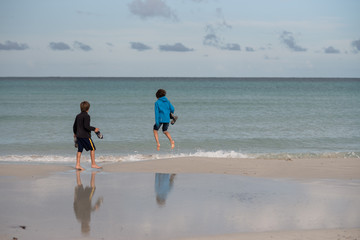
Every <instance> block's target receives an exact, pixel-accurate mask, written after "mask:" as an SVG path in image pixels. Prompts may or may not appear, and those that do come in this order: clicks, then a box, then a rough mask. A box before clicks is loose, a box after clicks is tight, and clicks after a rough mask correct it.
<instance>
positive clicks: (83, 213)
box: [74, 171, 103, 234]
mask: <svg viewBox="0 0 360 240" xmlns="http://www.w3.org/2000/svg"><path fill="white" fill-rule="evenodd" d="M95 174H96V172H92V173H91V182H90V185H91V187H88V186H87V187H85V189H84V187H83V185H82V183H81V178H80V172H79V171H76V181H77V186H76V187H75V193H74V212H75V216H76V219H77V220H78V221H80V222H81V232H82V233H83V234H88V233H89V232H90V216H91V212H93V211H95V210H97V209H98V208H99V207H100V205H101V203H102V201H103V199H102V197H100V198H98V200H97V201H96V203H95V206H94V207H92V206H91V200H92V197H93V195H94V192H95Z"/></svg>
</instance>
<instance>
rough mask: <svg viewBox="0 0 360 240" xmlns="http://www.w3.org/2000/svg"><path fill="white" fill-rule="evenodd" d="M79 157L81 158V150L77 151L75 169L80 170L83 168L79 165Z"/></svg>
mask: <svg viewBox="0 0 360 240" xmlns="http://www.w3.org/2000/svg"><path fill="white" fill-rule="evenodd" d="M80 158H81V152H77V154H76V165H75V169H76V170H80V171H82V170H84V168H83V167H82V166H80Z"/></svg>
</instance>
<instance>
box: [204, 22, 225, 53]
mask: <svg viewBox="0 0 360 240" xmlns="http://www.w3.org/2000/svg"><path fill="white" fill-rule="evenodd" d="M206 32H208V33H207V34H206V35H205V37H204V40H203V44H204V45H206V46H213V47H216V48H219V46H220V45H222V41H221V39H220V37H219V36H217V34H216V31H215V29H214V27H213V26H212V25H207V26H206Z"/></svg>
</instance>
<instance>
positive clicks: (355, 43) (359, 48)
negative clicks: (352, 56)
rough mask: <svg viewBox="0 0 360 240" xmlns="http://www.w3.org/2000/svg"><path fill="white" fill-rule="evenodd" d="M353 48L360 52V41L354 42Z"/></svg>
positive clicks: (352, 43)
mask: <svg viewBox="0 0 360 240" xmlns="http://www.w3.org/2000/svg"><path fill="white" fill-rule="evenodd" d="M351 46H352V47H353V48H355V50H357V51H360V39H359V40H355V41H352V42H351Z"/></svg>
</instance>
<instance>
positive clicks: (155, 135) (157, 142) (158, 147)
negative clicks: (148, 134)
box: [154, 130, 160, 151]
mask: <svg viewBox="0 0 360 240" xmlns="http://www.w3.org/2000/svg"><path fill="white" fill-rule="evenodd" d="M154 137H155V141H156V144H157V147H156V150H158V151H160V142H159V134H158V131H156V130H154Z"/></svg>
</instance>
